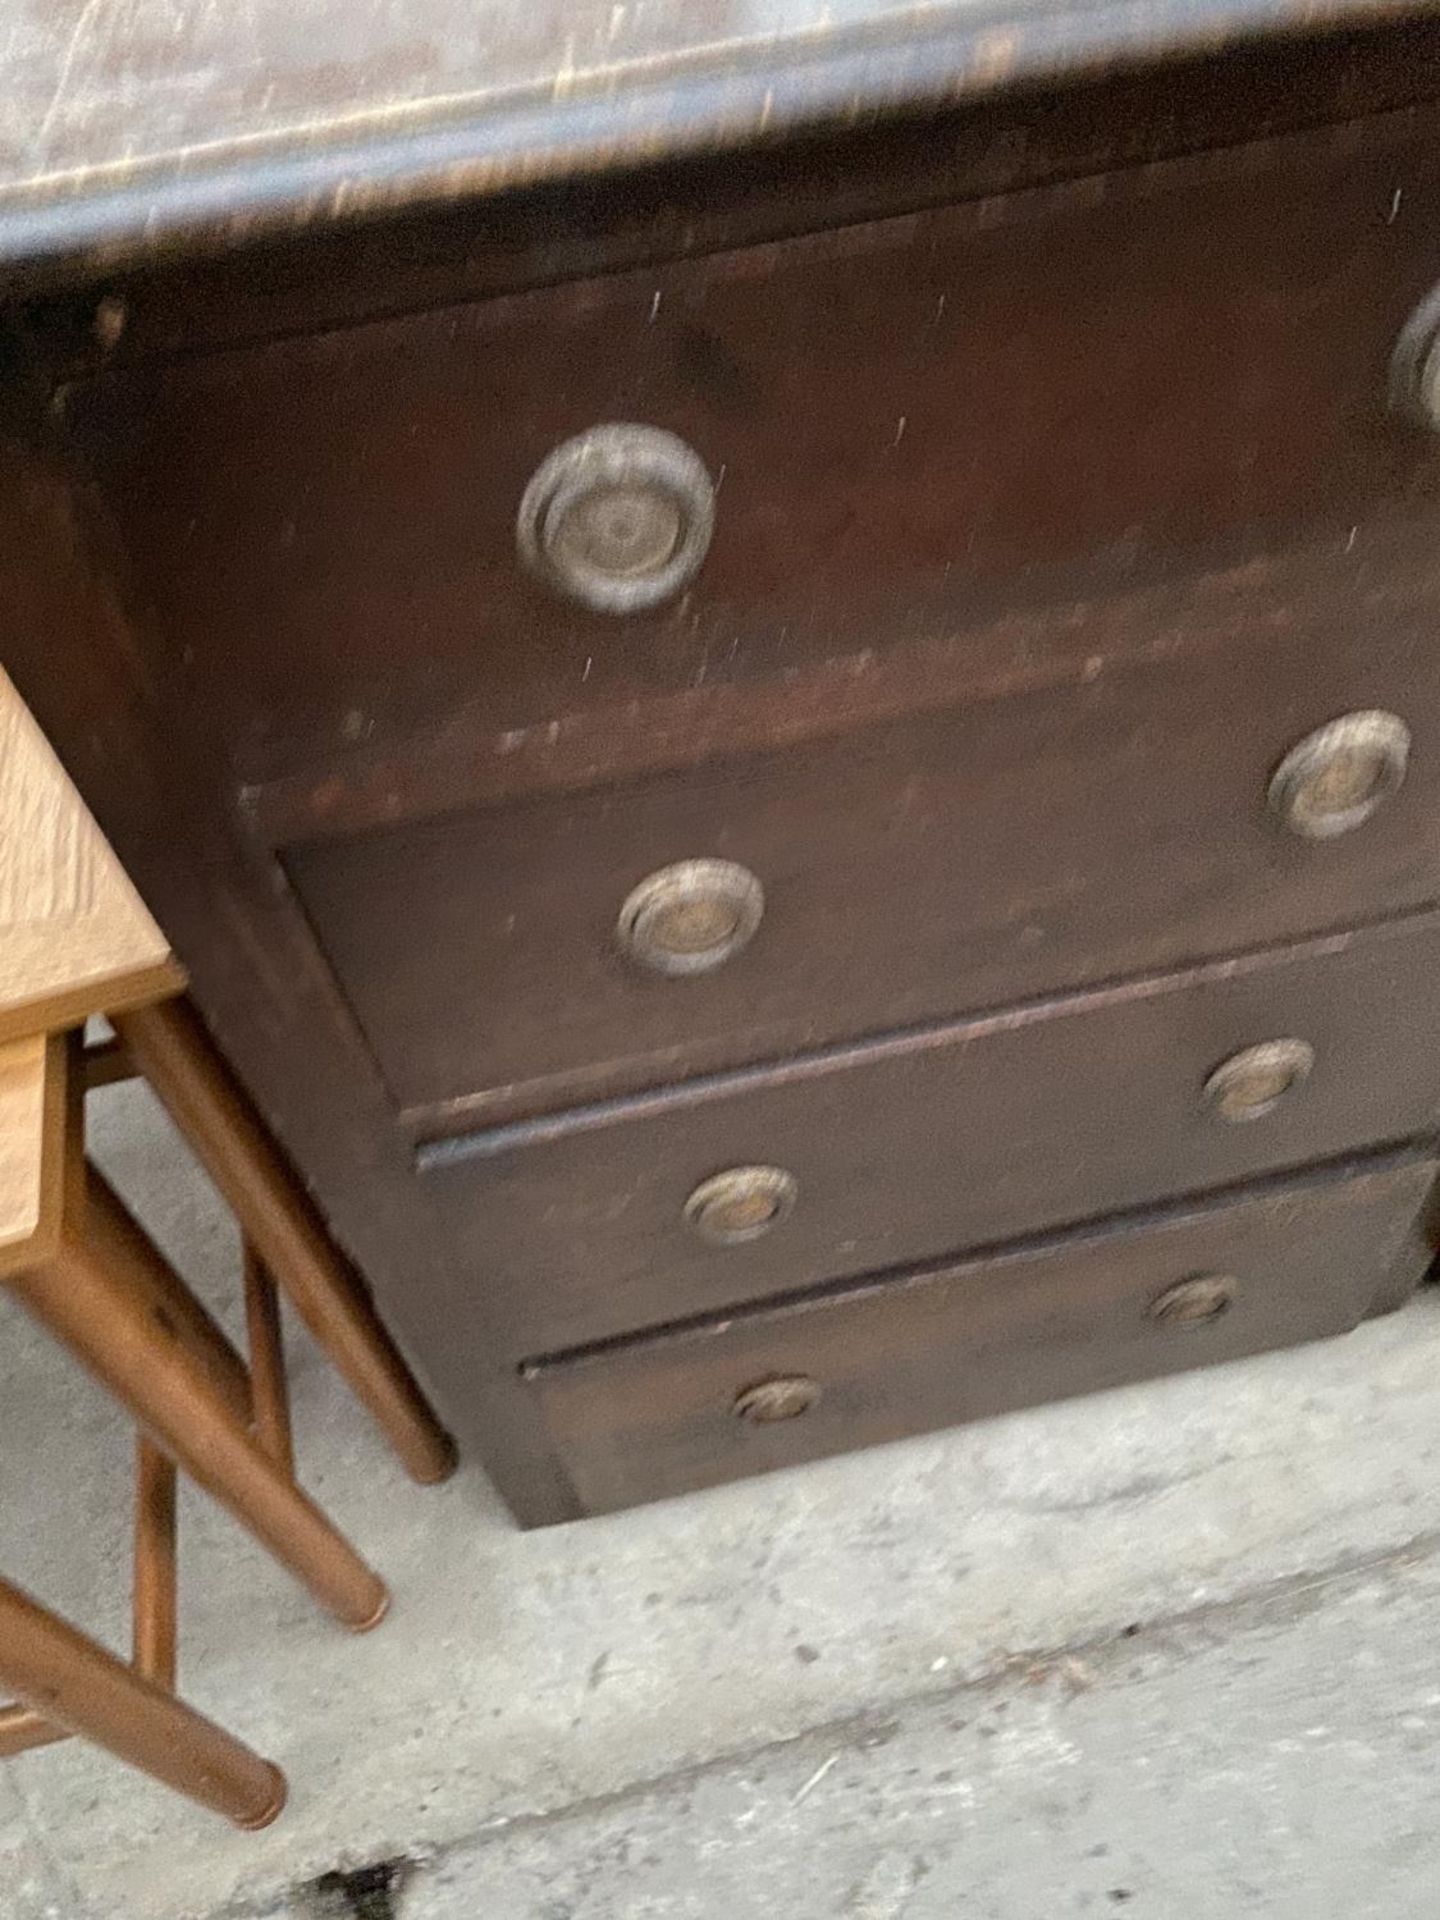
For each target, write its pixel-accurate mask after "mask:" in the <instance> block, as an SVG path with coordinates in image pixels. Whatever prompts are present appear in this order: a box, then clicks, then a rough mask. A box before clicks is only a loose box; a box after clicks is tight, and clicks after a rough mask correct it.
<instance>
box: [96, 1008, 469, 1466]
mask: <svg viewBox="0 0 1440 1920" xmlns="http://www.w3.org/2000/svg"><path fill="white" fill-rule="evenodd" d="M114 1026H115V1030H116V1032H117V1033H118V1034H119V1035H120V1038H121V1039H122V1040H123V1042H124V1043H125V1046H126V1048H127V1049H128V1051H129V1053H130V1056H131V1058H132V1059H133V1060H134V1062H135V1064H136V1066H137V1067H138V1068H139V1070H140V1071H141V1073H142V1074H144V1076H145V1078H146V1079H147V1080H148V1081H149V1082H150V1085H151V1086H152V1087H153V1088H154V1089H155V1092H156V1094H157V1095H158V1096H159V1098H160V1100H161V1102H162V1103H163V1104H164V1106H165V1107H166V1108H167V1109H168V1111H169V1113H170V1116H171V1118H172V1119H173V1120H174V1122H175V1124H176V1125H177V1126H178V1127H179V1129H180V1131H181V1133H182V1134H184V1136H185V1138H186V1140H187V1141H188V1142H189V1144H190V1146H191V1147H192V1148H193V1150H194V1152H195V1154H196V1156H197V1158H198V1159H199V1161H200V1163H201V1165H202V1166H203V1167H204V1168H205V1170H206V1172H207V1173H208V1174H209V1175H210V1177H211V1179H212V1180H213V1181H214V1182H215V1185H216V1186H217V1187H218V1188H219V1189H220V1192H221V1193H222V1194H223V1196H224V1198H225V1200H226V1201H227V1203H228V1204H229V1207H230V1210H231V1212H232V1213H233V1214H234V1215H235V1218H236V1219H237V1220H238V1221H239V1222H240V1227H241V1231H242V1232H243V1233H244V1234H245V1236H246V1238H247V1239H249V1240H251V1241H253V1242H254V1245H255V1249H256V1251H257V1252H258V1254H259V1255H260V1258H261V1259H262V1260H263V1261H264V1263H265V1265H266V1266H267V1267H268V1268H269V1269H270V1271H271V1273H273V1274H274V1276H275V1278H276V1280H277V1281H278V1282H279V1284H280V1285H281V1286H282V1287H283V1288H284V1290H285V1292H286V1293H287V1294H288V1295H289V1297H290V1299H291V1301H292V1302H293V1303H294V1306H295V1310H296V1312H297V1313H298V1314H299V1315H300V1318H301V1319H302V1320H303V1321H304V1322H305V1325H306V1326H307V1327H308V1328H309V1329H310V1332H311V1333H312V1334H313V1335H314V1337H315V1339H316V1340H317V1341H318V1342H319V1344H320V1345H321V1346H322V1347H323V1348H324V1349H325V1351H326V1353H328V1354H329V1356H330V1358H331V1360H332V1361H333V1362H334V1364H335V1365H336V1367H337V1368H338V1369H339V1370H340V1372H341V1374H342V1375H343V1376H344V1378H345V1379H346V1380H347V1381H348V1382H349V1385H350V1387H351V1389H352V1391H353V1392H354V1393H355V1395H356V1397H357V1399H359V1400H360V1401H361V1403H362V1404H363V1405H364V1406H366V1407H367V1408H368V1409H369V1411H370V1413H371V1414H372V1416H373V1417H374V1419H375V1421H376V1423H377V1424H378V1425H379V1427H380V1428H381V1430H382V1432H384V1434H385V1435H386V1436H387V1438H388V1439H389V1441H390V1444H391V1445H392V1446H393V1447H394V1449H395V1451H396V1453H397V1454H399V1456H400V1459H401V1461H402V1463H403V1464H404V1466H405V1469H406V1471H407V1472H408V1473H409V1474H410V1476H411V1477H412V1479H415V1480H419V1481H421V1482H422V1483H430V1482H433V1481H436V1480H443V1479H445V1477H446V1476H447V1475H448V1474H449V1473H451V1472H452V1471H453V1470H454V1466H455V1446H454V1442H453V1441H452V1440H451V1439H450V1437H449V1435H448V1434H447V1433H446V1432H445V1430H444V1428H443V1427H441V1426H440V1424H439V1422H438V1421H437V1420H436V1418H435V1416H434V1414H433V1413H432V1412H431V1410H430V1407H429V1405H428V1403H427V1402H426V1400H425V1397H424V1395H423V1394H422V1393H421V1391H420V1388H419V1386H418V1385H417V1383H416V1381H415V1378H414V1376H413V1375H412V1374H411V1372H410V1369H409V1368H408V1367H407V1366H406V1364H405V1361H404V1359H403V1358H402V1357H401V1354H400V1352H399V1350H398V1348H397V1347H396V1346H395V1344H394V1342H393V1341H392V1340H391V1338H390V1336H389V1334H388V1333H387V1332H386V1331H385V1329H384V1327H383V1326H382V1325H381V1323H380V1320H379V1318H378V1316H377V1315H376V1313H375V1312H374V1310H373V1308H372V1307H371V1305H370V1303H369V1301H368V1300H367V1299H366V1298H365V1296H364V1293H363V1291H362V1289H361V1287H360V1284H359V1282H358V1280H357V1278H356V1275H355V1273H354V1271H353V1269H352V1268H351V1266H350V1264H349V1262H348V1261H347V1260H346V1259H345V1258H344V1256H343V1255H342V1254H341V1252H340V1251H339V1249H338V1248H337V1247H336V1245H335V1243H334V1241H333V1240H332V1239H331V1237H330V1235H329V1234H328V1233H327V1232H326V1230H325V1228H324V1226H323V1224H322V1223H321V1220H320V1217H319V1215H318V1214H317V1213H316V1211H315V1208H314V1206H313V1205H312V1203H311V1201H310V1199H309V1197H308V1195H306V1194H305V1192H304V1191H303V1190H302V1188H301V1187H300V1186H299V1185H298V1183H297V1182H296V1180H295V1178H294V1176H293V1175H292V1173H291V1172H290V1169H289V1168H288V1167H287V1166H286V1164H285V1162H284V1161H283V1159H282V1158H281V1157H280V1153H279V1151H278V1149H277V1148H276V1146H275V1143H274V1141H273V1140H272V1139H271V1138H270V1135H269V1133H268V1132H267V1131H266V1129H265V1127H264V1125H263V1124H262V1122H261V1121H260V1119H259V1117H258V1116H257V1115H256V1113H255V1111H254V1109H253V1107H252V1106H251V1105H250V1102H249V1100H248V1099H247V1098H246V1096H245V1094H244V1093H243V1092H242V1091H241V1089H240V1088H239V1087H238V1086H237V1085H236V1082H235V1079H234V1076H233V1075H232V1074H231V1072H230V1070H229V1068H228V1067H227V1066H226V1065H225V1063H224V1061H223V1060H222V1059H221V1058H220V1055H219V1054H218V1052H217V1051H216V1049H215V1047H214V1045H213V1044H212V1042H211V1040H210V1038H209V1035H208V1034H207V1033H206V1032H205V1029H204V1028H203V1027H202V1026H201V1024H200V1021H199V1019H198V1017H197V1016H196V1014H195V1012H194V1011H193V1009H192V1008H190V1007H189V1006H187V1005H186V1004H185V1002H184V1001H183V1000H182V999H179V998H176V999H173V1000H164V1001H161V1002H159V1004H157V1005H155V1006H150V1007H142V1008H140V1009H138V1010H137V1011H136V1012H134V1013H126V1014H117V1015H116V1016H115V1019H114Z"/></svg>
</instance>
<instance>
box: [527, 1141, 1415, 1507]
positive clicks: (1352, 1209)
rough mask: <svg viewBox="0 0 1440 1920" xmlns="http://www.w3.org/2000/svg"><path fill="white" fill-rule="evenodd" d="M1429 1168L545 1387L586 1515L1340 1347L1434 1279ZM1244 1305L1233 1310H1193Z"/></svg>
mask: <svg viewBox="0 0 1440 1920" xmlns="http://www.w3.org/2000/svg"><path fill="white" fill-rule="evenodd" d="M1433 1176H1434V1166H1433V1163H1431V1162H1424V1161H1420V1162H1417V1161H1403V1160H1391V1161H1381V1162H1378V1163H1374V1164H1372V1165H1371V1166H1370V1167H1369V1168H1368V1169H1367V1170H1365V1171H1363V1172H1358V1173H1355V1172H1351V1173H1347V1174H1346V1175H1345V1176H1343V1177H1334V1178H1328V1179H1311V1180H1308V1181H1304V1182H1298V1183H1294V1184H1290V1185H1277V1186H1275V1187H1271V1188H1268V1189H1262V1190H1257V1191H1256V1192H1254V1193H1253V1194H1251V1195H1248V1196H1246V1197H1244V1198H1242V1199H1238V1200H1232V1201H1228V1202H1224V1203H1221V1204H1218V1205H1212V1206H1207V1207H1203V1208H1198V1209H1195V1210H1193V1211H1185V1210H1177V1211H1173V1212H1169V1213H1165V1214H1158V1215H1150V1216H1148V1217H1142V1218H1140V1219H1132V1220H1127V1221H1122V1222H1117V1223H1116V1224H1115V1225H1114V1226H1112V1227H1107V1228H1106V1229H1105V1230H1104V1231H1102V1232H1098V1233H1093V1234H1092V1233H1079V1234H1072V1235H1066V1236H1062V1237H1057V1238H1054V1239H1051V1240H1047V1241H1042V1242H1031V1243H1030V1244H1028V1245H1024V1246H1019V1247H1016V1248H1014V1249H1011V1250H1008V1251H1006V1252H1004V1253H1002V1254H1000V1255H998V1256H996V1257H994V1258H991V1259H985V1260H973V1261H961V1262H955V1263H952V1264H949V1265H946V1266H941V1267H937V1268H932V1269H930V1270H928V1271H926V1272H920V1273H913V1274H910V1275H908V1276H905V1277H903V1278H897V1279H892V1280H888V1281H886V1282H884V1283H882V1284H879V1285H875V1286H868V1287H860V1288H856V1289H853V1290H851V1291H848V1292H842V1293H831V1294H828V1295H824V1296H816V1297H813V1298H811V1299H808V1300H802V1301H797V1302H795V1303H794V1304H792V1305H788V1306H785V1307H780V1308H774V1309H768V1310H758V1311H752V1312H750V1313H745V1314H740V1315H736V1316H734V1317H732V1318H728V1319H725V1320H722V1321H713V1322H710V1323H709V1324H706V1325H701V1326H696V1327H691V1328H688V1329H685V1330H684V1331H680V1332H676V1333H673V1334H668V1335H667V1334H661V1335H657V1336H655V1337H653V1338H650V1339H644V1340H637V1341H634V1342H631V1343H629V1344H628V1345H626V1346H623V1347H618V1348H611V1349H609V1350H608V1351H604V1352H598V1353H594V1354H591V1355H587V1356H582V1357H576V1358H572V1359H568V1360H562V1361H557V1362H552V1363H549V1364H544V1363H542V1364H538V1365H535V1366H532V1367H530V1368H528V1369H527V1373H528V1375H529V1378H530V1380H531V1382H532V1384H533V1387H534V1390H535V1392H536V1394H537V1395H538V1396H539V1398H540V1401H541V1403H542V1407H543V1411H544V1418H545V1422H546V1426H547V1429H548V1432H549V1436H550V1439H551V1441H552V1443H553V1445H554V1447H555V1449H556V1452H557V1454H558V1456H559V1458H560V1460H561V1462H562V1464H563V1465H564V1467H565V1469H566V1471H567V1472H568V1473H569V1475H570V1477H571V1480H572V1481H573V1483H574V1485H575V1488H576V1490H577V1493H578V1495H579V1498H580V1501H581V1503H582V1505H583V1506H584V1508H585V1509H586V1510H587V1511H589V1512H603V1511H605V1510H606V1509H608V1508H614V1507H623V1506H628V1505H631V1504H633V1503H634V1502H636V1501H639V1500H651V1499H658V1498H661V1497H663V1496H665V1495H668V1494H675V1493H683V1492H687V1491H689V1490H690V1489H691V1488H694V1487H701V1486H710V1485H713V1484H715V1483H716V1482H718V1481H722V1480H731V1479H736V1478H739V1477H740V1476H741V1475H744V1474H749V1473H759V1472H763V1471H765V1470H767V1469H769V1468H772V1467H781V1466H789V1465H792V1464H793V1463H795V1462H796V1461H800V1460H809V1459H813V1458H815V1457H816V1456H818V1455H821V1454H826V1453H836V1452H841V1451H844V1450H845V1449H847V1448H852V1447H861V1446H866V1445H869V1444H871V1443H873V1442H875V1441H881V1440H893V1439H897V1438H899V1437H900V1436H901V1435H904V1434H911V1433H918V1432H922V1431H924V1430H925V1429H927V1428H932V1427H940V1426H949V1425H952V1424H954V1423H956V1422H959V1421H963V1420H975V1419H981V1418H985V1417H987V1416H989V1415H991V1414H997V1413H1005V1412H1009V1411H1010V1410H1012V1409H1014V1408H1016V1407H1023V1406H1030V1405H1034V1404H1036V1403H1038V1402H1040V1401H1044V1400H1051V1399H1057V1398H1060V1397H1063V1396H1065V1395H1070V1394H1077V1393H1091V1392H1094V1391H1096V1390H1098V1389H1102V1388H1106V1387H1113V1386H1118V1385H1120V1384H1121V1383H1123V1382H1125V1381H1129V1380H1136V1379H1142V1378H1145V1377H1146V1376H1149V1375H1155V1374H1165V1373H1175V1372H1179V1371H1181V1370H1183V1369H1185V1368H1187V1367H1194V1366H1201V1365H1207V1364H1209V1363H1212V1362H1214V1361H1219V1360H1232V1359H1235V1358H1237V1357H1238V1356H1239V1355H1241V1354H1247V1353H1257V1352H1261V1351H1264V1350H1266V1349H1268V1348H1272V1347H1283V1346H1287V1345H1289V1344H1291V1343H1292V1342H1295V1341H1299V1340H1311V1339H1316V1338H1320V1337H1324V1336H1327V1335H1330V1334H1336V1333H1343V1332H1345V1331H1347V1330H1348V1329H1350V1328H1351V1327H1353V1326H1354V1325H1355V1324H1356V1323H1357V1322H1358V1321H1359V1320H1361V1319H1362V1318H1363V1317H1364V1316H1365V1315H1366V1314H1367V1313H1369V1312H1372V1311H1376V1310H1378V1309H1380V1308H1382V1307H1387V1306H1391V1305H1395V1304H1398V1301H1399V1300H1400V1299H1402V1298H1403V1297H1404V1295H1405V1293H1406V1292H1407V1291H1408V1290H1409V1288H1410V1287H1412V1286H1413V1285H1414V1284H1415V1283H1416V1281H1418V1280H1419V1278H1420V1277H1421V1275H1422V1274H1423V1272H1424V1270H1425V1267H1426V1265H1427V1263H1428V1260H1429V1258H1430V1254H1431V1243H1430V1239H1429V1234H1428V1230H1427V1228H1426V1225H1425V1222H1424V1221H1423V1219H1422V1218H1421V1211H1422V1208H1423V1207H1424V1206H1425V1201H1426V1196H1427V1194H1428V1192H1429V1189H1430V1185H1431V1182H1432V1179H1433ZM1221 1282H1228V1283H1229V1286H1228V1287H1227V1286H1225V1285H1223V1284H1219V1283H1221ZM1186 1283H1191V1284H1189V1285H1188V1287H1187V1286H1186ZM1181 1287H1184V1288H1186V1290H1185V1291H1184V1292H1180V1293H1176V1292H1175V1291H1174V1290H1175V1289H1176V1288H1181ZM1167 1296H1169V1297H1168V1299H1167ZM1227 1296H1228V1301H1229V1304H1228V1306H1226V1307H1225V1308H1224V1310H1223V1311H1221V1312H1220V1314H1219V1317H1218V1318H1215V1319H1212V1320H1206V1319H1190V1318H1187V1317H1186V1316H1187V1314H1192V1313H1193V1314H1199V1313H1203V1312H1204V1311H1206V1310H1207V1309H1210V1310H1213V1309H1214V1308H1216V1307H1219V1306H1220V1305H1221V1303H1222V1302H1224V1301H1225V1300H1226V1298H1227ZM1162 1303H1163V1304H1162ZM1157 1308H1158V1311H1157ZM807 1398H808V1399H809V1404H808V1406H807V1405H806V1401H807ZM737 1407H739V1408H741V1409H745V1408H748V1409H749V1414H750V1417H748V1418H747V1417H744V1414H743V1412H737ZM797 1409H799V1411H797ZM765 1411H769V1412H771V1413H772V1414H776V1415H784V1414H786V1413H788V1414H790V1416H791V1417H777V1418H772V1419H771V1420H768V1421H765V1420H761V1419H758V1418H756V1417H755V1416H756V1415H757V1414H759V1413H761V1412H765Z"/></svg>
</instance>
